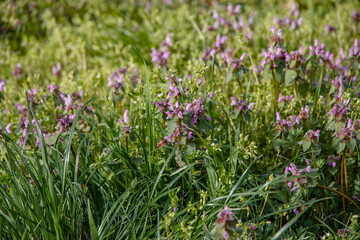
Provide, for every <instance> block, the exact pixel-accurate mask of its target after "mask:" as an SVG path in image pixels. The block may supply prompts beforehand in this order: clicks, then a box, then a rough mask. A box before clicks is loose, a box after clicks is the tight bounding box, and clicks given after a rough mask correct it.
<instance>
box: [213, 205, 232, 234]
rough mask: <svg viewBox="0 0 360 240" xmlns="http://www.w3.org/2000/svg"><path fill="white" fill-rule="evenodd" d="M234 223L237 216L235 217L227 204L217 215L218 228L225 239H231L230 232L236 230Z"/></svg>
mask: <svg viewBox="0 0 360 240" xmlns="http://www.w3.org/2000/svg"><path fill="white" fill-rule="evenodd" d="M234 224H235V218H234V217H233V213H232V212H231V211H229V208H228V206H225V207H224V209H223V210H221V211H220V212H219V213H218V215H217V219H216V228H217V230H218V232H219V233H222V235H223V237H224V238H225V239H230V236H229V233H232V232H233V231H234V230H233V227H234Z"/></svg>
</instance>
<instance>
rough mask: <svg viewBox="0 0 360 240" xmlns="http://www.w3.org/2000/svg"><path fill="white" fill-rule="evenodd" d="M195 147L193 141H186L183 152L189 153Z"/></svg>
mask: <svg viewBox="0 0 360 240" xmlns="http://www.w3.org/2000/svg"><path fill="white" fill-rule="evenodd" d="M195 149H196V145H195V144H194V143H188V144H187V145H186V149H185V152H186V153H187V154H191V153H192V152H194V151H195Z"/></svg>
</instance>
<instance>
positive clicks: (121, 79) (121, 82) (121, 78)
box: [108, 67, 140, 95]
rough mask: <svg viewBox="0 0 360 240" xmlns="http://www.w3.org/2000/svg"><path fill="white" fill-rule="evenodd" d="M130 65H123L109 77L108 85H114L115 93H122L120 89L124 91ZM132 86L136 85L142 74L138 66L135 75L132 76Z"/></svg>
mask: <svg viewBox="0 0 360 240" xmlns="http://www.w3.org/2000/svg"><path fill="white" fill-rule="evenodd" d="M128 68H129V67H121V68H120V69H119V70H117V71H115V72H114V73H112V74H111V75H110V77H108V86H109V87H112V88H113V90H114V94H115V95H119V94H120V90H122V91H124V86H125V79H126V76H127V70H128ZM130 79H131V86H133V87H136V85H137V84H138V83H139V81H140V76H139V72H138V70H137V68H134V75H132V76H131V77H130Z"/></svg>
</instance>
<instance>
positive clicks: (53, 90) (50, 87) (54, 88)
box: [47, 84, 60, 94]
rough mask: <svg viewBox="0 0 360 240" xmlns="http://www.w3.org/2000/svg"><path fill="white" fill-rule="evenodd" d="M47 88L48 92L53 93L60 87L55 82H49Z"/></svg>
mask: <svg viewBox="0 0 360 240" xmlns="http://www.w3.org/2000/svg"><path fill="white" fill-rule="evenodd" d="M47 88H48V89H49V92H50V93H51V94H54V93H55V92H56V91H58V90H59V89H60V87H59V86H58V85H56V84H50V85H49V86H48V87H47Z"/></svg>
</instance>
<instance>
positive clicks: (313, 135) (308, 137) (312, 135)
mask: <svg viewBox="0 0 360 240" xmlns="http://www.w3.org/2000/svg"><path fill="white" fill-rule="evenodd" d="M319 137H320V130H316V131H314V130H309V131H308V132H307V133H305V141H308V142H317V141H319Z"/></svg>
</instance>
